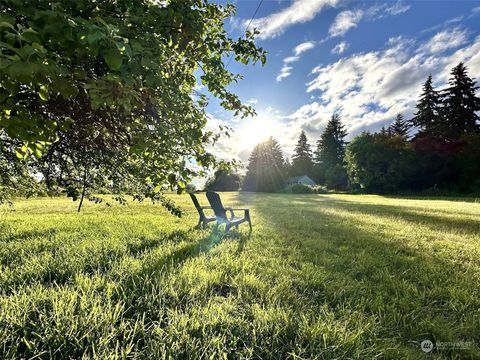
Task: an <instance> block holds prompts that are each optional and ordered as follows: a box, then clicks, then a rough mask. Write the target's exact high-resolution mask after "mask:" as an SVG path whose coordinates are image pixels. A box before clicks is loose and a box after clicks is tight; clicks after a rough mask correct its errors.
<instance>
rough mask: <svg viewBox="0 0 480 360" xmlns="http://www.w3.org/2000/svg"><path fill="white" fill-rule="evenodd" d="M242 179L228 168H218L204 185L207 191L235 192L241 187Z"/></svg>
mask: <svg viewBox="0 0 480 360" xmlns="http://www.w3.org/2000/svg"><path fill="white" fill-rule="evenodd" d="M242 183H243V178H242V176H241V175H239V174H238V173H237V172H235V170H233V169H231V168H229V167H219V168H218V169H217V170H216V171H215V173H214V174H213V177H212V178H210V179H209V180H208V181H207V183H206V184H205V188H206V189H207V190H213V191H237V190H238V189H240V188H241V187H242Z"/></svg>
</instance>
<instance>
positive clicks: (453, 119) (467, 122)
mask: <svg viewBox="0 0 480 360" xmlns="http://www.w3.org/2000/svg"><path fill="white" fill-rule="evenodd" d="M451 75H452V77H451V78H450V80H449V81H448V84H449V86H448V87H447V88H446V89H444V90H443V92H442V98H443V108H442V117H443V121H442V125H443V126H442V129H441V130H442V135H443V136H445V137H446V138H449V139H458V138H459V137H460V136H462V135H465V134H469V133H476V132H478V131H479V129H480V125H479V124H478V123H477V121H479V120H480V117H479V116H478V115H477V114H476V112H478V111H480V98H479V97H478V96H476V90H478V89H479V87H478V86H476V82H475V81H474V80H472V79H471V78H470V77H468V75H467V68H466V66H465V65H464V64H463V63H459V64H458V65H457V66H455V67H454V68H453V69H452V72H451Z"/></svg>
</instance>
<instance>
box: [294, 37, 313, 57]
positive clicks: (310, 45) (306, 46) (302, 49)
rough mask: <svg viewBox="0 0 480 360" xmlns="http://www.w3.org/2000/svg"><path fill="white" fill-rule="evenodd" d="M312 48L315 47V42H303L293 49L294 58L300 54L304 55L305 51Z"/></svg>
mask: <svg viewBox="0 0 480 360" xmlns="http://www.w3.org/2000/svg"><path fill="white" fill-rule="evenodd" d="M314 47H315V42H313V41H305V42H303V43H301V44H298V45H297V46H295V49H293V52H294V53H295V56H299V55H300V54H301V53H304V52H305V51H308V50H310V49H313V48H314Z"/></svg>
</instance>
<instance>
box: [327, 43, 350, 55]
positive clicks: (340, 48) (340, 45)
mask: <svg viewBox="0 0 480 360" xmlns="http://www.w3.org/2000/svg"><path fill="white" fill-rule="evenodd" d="M348 46H349V44H348V43H347V42H345V41H342V42H341V43H338V44H337V45H335V47H334V48H333V49H332V50H331V52H332V54H343V53H344V52H345V50H347V49H348Z"/></svg>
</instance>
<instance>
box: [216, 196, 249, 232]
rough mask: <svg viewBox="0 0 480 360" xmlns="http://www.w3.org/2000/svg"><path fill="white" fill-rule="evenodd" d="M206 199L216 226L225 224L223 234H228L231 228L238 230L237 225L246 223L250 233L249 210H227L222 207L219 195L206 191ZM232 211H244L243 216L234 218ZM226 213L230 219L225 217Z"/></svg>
mask: <svg viewBox="0 0 480 360" xmlns="http://www.w3.org/2000/svg"><path fill="white" fill-rule="evenodd" d="M207 199H208V202H209V203H210V205H211V206H212V209H213V212H214V213H215V217H216V219H217V225H221V224H225V232H228V231H229V230H230V229H231V228H232V227H233V226H235V227H236V228H237V229H238V225H240V224H242V223H244V222H248V225H249V226H250V232H251V231H252V222H251V220H250V210H249V209H239V208H229V207H227V208H226V207H224V206H223V205H222V201H221V200H220V195H218V194H217V193H216V192H213V191H207ZM234 210H242V211H244V213H245V214H244V216H243V217H241V216H235V213H234V212H233V211H234ZM227 211H228V212H230V217H228V216H227Z"/></svg>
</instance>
